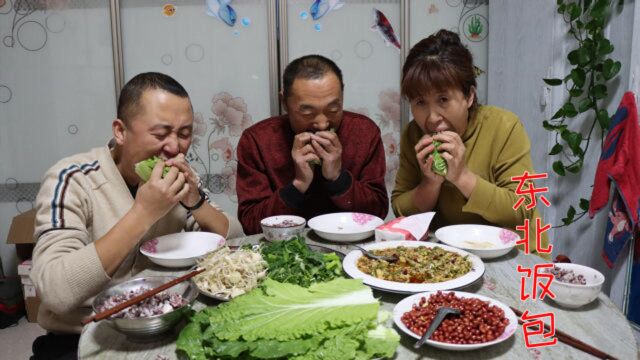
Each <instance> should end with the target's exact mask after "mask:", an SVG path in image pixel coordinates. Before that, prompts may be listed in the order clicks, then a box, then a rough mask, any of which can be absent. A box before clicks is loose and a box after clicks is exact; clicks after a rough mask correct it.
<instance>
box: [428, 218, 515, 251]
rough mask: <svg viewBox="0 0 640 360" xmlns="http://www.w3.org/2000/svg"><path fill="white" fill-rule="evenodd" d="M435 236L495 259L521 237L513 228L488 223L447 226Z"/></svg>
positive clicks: (453, 244)
mask: <svg viewBox="0 0 640 360" xmlns="http://www.w3.org/2000/svg"><path fill="white" fill-rule="evenodd" d="M435 237H436V238H437V239H438V240H440V241H441V242H442V243H444V244H447V245H449V246H453V247H457V248H458V249H463V250H465V251H468V252H470V253H472V254H475V255H478V256H479V257H480V258H482V259H493V258H497V257H499V256H502V255H504V254H506V253H508V252H509V251H511V249H513V247H514V246H516V241H518V240H519V239H520V237H519V236H518V234H516V233H514V232H513V231H511V230H507V229H503V228H499V227H495V226H488V225H451V226H445V227H442V228H440V229H438V230H436V232H435Z"/></svg>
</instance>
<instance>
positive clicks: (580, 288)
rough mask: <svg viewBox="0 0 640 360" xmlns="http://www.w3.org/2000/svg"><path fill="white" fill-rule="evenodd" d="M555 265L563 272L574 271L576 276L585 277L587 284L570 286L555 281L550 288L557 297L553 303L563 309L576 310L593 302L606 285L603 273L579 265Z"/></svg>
mask: <svg viewBox="0 0 640 360" xmlns="http://www.w3.org/2000/svg"><path fill="white" fill-rule="evenodd" d="M554 265H555V266H556V267H559V268H561V269H563V270H572V271H573V273H574V274H576V275H582V276H584V278H585V280H586V282H587V283H586V285H580V284H570V283H566V282H562V281H560V280H558V279H554V280H553V281H552V282H551V286H550V287H549V289H550V290H551V292H553V293H554V295H555V296H556V297H555V299H553V298H552V300H553V301H555V302H556V303H558V304H559V305H561V306H563V307H566V308H570V309H575V308H579V307H581V306H583V305H586V304H588V303H590V302H592V301H593V300H595V299H596V298H597V297H598V294H600V289H601V288H602V284H603V283H604V275H602V273H601V272H599V271H598V270H596V269H592V268H590V267H588V266H584V265H578V264H569V263H556V264H554Z"/></svg>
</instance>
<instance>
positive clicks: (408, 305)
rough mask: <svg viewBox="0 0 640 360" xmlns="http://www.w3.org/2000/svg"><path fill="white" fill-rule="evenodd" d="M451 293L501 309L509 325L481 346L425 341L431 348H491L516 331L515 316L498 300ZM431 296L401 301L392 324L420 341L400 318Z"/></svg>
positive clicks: (394, 310) (424, 295) (458, 292)
mask: <svg viewBox="0 0 640 360" xmlns="http://www.w3.org/2000/svg"><path fill="white" fill-rule="evenodd" d="M453 293H455V295H456V296H457V297H461V298H476V299H480V300H482V301H488V302H489V305H493V306H497V307H499V308H501V309H502V311H504V316H505V317H506V318H507V319H508V320H509V325H507V327H506V328H505V329H504V332H503V333H502V335H500V336H498V338H497V339H495V340H493V341H489V342H486V343H482V344H451V343H446V342H441V341H433V340H427V341H426V343H427V344H429V345H431V346H433V347H437V348H440V349H445V350H457V351H468V350H475V349H479V348H483V347H486V346H491V345H495V344H498V343H501V342H503V341H505V340H507V339H508V338H510V337H511V336H512V335H513V334H514V333H515V332H516V329H517V327H518V318H517V317H516V314H514V313H513V311H512V310H511V309H510V308H509V307H508V306H507V305H505V304H503V303H501V302H500V301H498V300H494V299H492V298H488V297H486V296H482V295H478V294H472V293H467V292H462V291H453ZM432 294H434V292H425V293H421V294H415V295H411V296H409V297H407V298H405V299H403V300H402V301H400V302H399V303H398V304H397V305H396V306H395V307H394V308H393V322H394V323H395V324H396V326H397V327H398V328H399V329H400V330H402V331H403V332H404V333H405V334H407V335H409V336H411V337H413V338H416V339H420V335H418V334H416V333H414V332H413V331H411V330H409V328H407V327H406V326H405V325H404V324H403V323H402V320H401V318H402V315H404V313H406V312H409V311H411V309H412V307H413V305H414V304H418V303H419V302H420V299H422V298H423V297H426V298H427V299H428V298H429V297H430V296H431V295H432Z"/></svg>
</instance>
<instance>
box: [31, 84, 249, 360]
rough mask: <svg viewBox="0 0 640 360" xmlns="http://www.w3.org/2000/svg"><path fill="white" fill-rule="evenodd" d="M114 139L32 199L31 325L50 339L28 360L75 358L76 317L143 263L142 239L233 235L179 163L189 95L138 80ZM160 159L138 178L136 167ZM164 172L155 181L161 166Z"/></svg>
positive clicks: (126, 95)
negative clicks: (34, 312)
mask: <svg viewBox="0 0 640 360" xmlns="http://www.w3.org/2000/svg"><path fill="white" fill-rule="evenodd" d="M112 129H113V139H112V140H111V142H110V143H109V145H108V146H104V147H100V148H95V149H93V150H91V151H89V152H87V153H83V154H77V155H73V156H70V157H68V158H65V159H63V160H61V161H59V162H58V163H57V164H56V165H54V166H53V167H52V168H51V169H49V170H48V171H47V172H46V174H45V176H44V179H43V182H42V186H41V188H40V192H39V194H38V197H37V199H36V208H37V214H36V223H35V234H34V237H35V239H36V241H37V242H36V246H35V249H34V253H33V264H34V267H33V271H32V273H31V278H32V280H33V283H34V284H35V286H36V288H37V290H38V292H39V295H40V297H41V299H42V304H41V306H40V309H39V312H38V322H39V323H40V325H41V326H42V327H43V328H45V329H47V330H49V332H50V333H49V334H48V335H46V336H43V337H40V338H38V339H36V341H35V342H34V346H33V348H34V355H35V356H34V358H36V359H37V358H47V359H52V358H56V357H60V356H62V357H64V356H65V354H66V355H68V354H69V352H71V357H74V355H75V352H77V341H78V336H77V335H71V334H78V333H79V332H80V331H81V329H82V327H81V325H80V320H81V319H82V318H83V317H85V316H87V315H89V314H90V313H91V308H90V304H91V300H92V298H93V297H94V296H95V295H97V294H98V293H99V292H100V291H102V290H103V289H105V288H107V287H109V286H112V285H113V284H115V283H119V282H122V281H124V280H126V279H128V278H130V277H132V276H133V275H135V274H136V273H137V272H139V271H141V270H143V268H144V267H145V264H144V260H145V259H144V257H143V256H138V254H139V246H140V244H141V243H143V242H144V241H145V240H148V239H152V238H154V237H157V236H161V235H165V234H170V233H176V232H180V231H183V230H185V231H192V230H202V231H210V232H215V233H218V234H221V235H222V236H225V237H233V236H237V235H240V234H241V232H242V230H241V228H240V224H239V223H238V221H237V219H235V218H233V217H229V216H228V215H226V214H225V213H224V212H222V210H221V209H219V208H218V207H217V206H216V205H215V204H213V203H211V202H209V201H205V200H208V196H207V193H206V191H204V189H201V188H200V187H199V184H198V176H197V174H195V173H194V172H193V170H192V169H191V167H190V166H189V165H188V164H187V162H186V160H185V154H186V153H187V151H188V149H189V146H190V144H191V135H192V129H193V109H192V106H191V101H190V99H189V96H188V94H187V92H186V90H185V89H184V88H183V87H182V86H181V85H180V84H179V83H178V82H176V81H175V80H174V79H172V78H171V77H169V76H167V75H164V74H160V73H144V74H139V75H137V76H135V77H134V78H133V79H131V80H130V81H129V82H128V83H127V84H126V85H125V87H124V88H123V89H122V92H121V95H120V99H119V102H118V117H117V119H115V120H114V121H113V124H112ZM152 156H158V157H160V158H161V159H162V161H158V163H157V164H156V166H155V168H154V169H153V172H152V174H151V177H150V178H149V180H148V181H147V182H142V181H141V179H140V178H139V177H138V175H137V174H136V173H135V171H134V165H135V164H136V163H138V162H140V161H142V160H145V159H147V158H149V157H152ZM165 165H166V166H169V167H170V171H169V172H168V173H167V174H166V175H164V176H163V175H162V173H163V168H164V166H165Z"/></svg>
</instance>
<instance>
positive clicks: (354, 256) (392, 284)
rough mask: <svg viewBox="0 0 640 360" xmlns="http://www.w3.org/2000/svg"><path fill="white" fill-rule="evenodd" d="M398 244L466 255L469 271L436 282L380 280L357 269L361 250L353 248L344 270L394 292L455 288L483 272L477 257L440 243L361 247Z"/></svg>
mask: <svg viewBox="0 0 640 360" xmlns="http://www.w3.org/2000/svg"><path fill="white" fill-rule="evenodd" d="M398 246H405V247H420V246H425V247H431V248H433V247H440V248H442V249H444V250H447V251H451V252H454V253H456V254H459V255H461V256H468V259H469V261H471V271H469V272H468V273H466V274H465V275H463V276H461V277H459V278H457V279H453V280H449V281H444V282H438V283H426V284H415V283H402V282H396V281H388V280H382V279H378V278H376V277H373V276H371V275H368V274H365V273H364V272H362V271H360V269H358V266H357V265H356V263H357V261H358V259H359V258H360V257H361V256H364V255H362V252H361V251H360V250H354V251H351V252H350V253H348V254H347V256H346V257H345V258H344V261H343V262H342V266H343V268H344V271H345V272H346V273H347V274H348V275H349V276H351V277H352V278H354V279H362V282H363V283H365V284H367V285H369V286H371V287H373V288H376V289H378V290H382V291H388V292H394V293H404V294H415V293H419V292H424V291H437V290H451V289H457V288H461V287H463V286H467V285H469V284H471V283H473V282H474V281H476V280H478V279H479V278H480V277H481V276H482V274H484V263H483V262H482V260H481V259H480V258H479V257H477V256H475V255H473V254H469V253H468V252H466V251H464V250H460V249H456V248H454V247H450V246H446V245H442V244H436V243H431V242H424V241H384V242H378V243H372V244H367V245H363V247H364V248H365V249H366V250H377V249H387V248H394V247H398Z"/></svg>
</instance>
